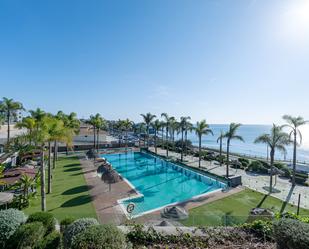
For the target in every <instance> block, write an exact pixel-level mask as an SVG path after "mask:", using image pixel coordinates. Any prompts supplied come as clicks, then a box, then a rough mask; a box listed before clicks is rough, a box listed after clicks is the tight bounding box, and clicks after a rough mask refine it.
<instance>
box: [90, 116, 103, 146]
mask: <svg viewBox="0 0 309 249" xmlns="http://www.w3.org/2000/svg"><path fill="white" fill-rule="evenodd" d="M100 122H101V115H100V114H99V113H97V114H96V115H95V116H93V115H91V116H90V119H89V120H88V123H89V124H91V125H92V127H93V149H96V146H97V143H96V136H97V133H96V129H97V127H98V125H99V123H100Z"/></svg>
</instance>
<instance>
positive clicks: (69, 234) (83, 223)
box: [63, 218, 99, 247]
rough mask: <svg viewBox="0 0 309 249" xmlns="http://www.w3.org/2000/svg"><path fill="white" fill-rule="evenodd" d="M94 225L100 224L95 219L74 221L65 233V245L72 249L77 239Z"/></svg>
mask: <svg viewBox="0 0 309 249" xmlns="http://www.w3.org/2000/svg"><path fill="white" fill-rule="evenodd" d="M93 225H99V222H98V221H97V220H96V219H94V218H82V219H78V220H76V221H74V222H73V223H72V224H71V225H69V226H68V227H67V228H66V229H65V231H64V237H63V241H64V245H65V246H66V247H70V246H71V244H72V242H73V241H74V239H75V237H76V236H77V235H78V234H79V233H81V232H83V231H85V230H86V229H87V228H88V227H90V226H93Z"/></svg>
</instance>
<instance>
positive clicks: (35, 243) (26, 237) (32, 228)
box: [8, 222, 46, 249]
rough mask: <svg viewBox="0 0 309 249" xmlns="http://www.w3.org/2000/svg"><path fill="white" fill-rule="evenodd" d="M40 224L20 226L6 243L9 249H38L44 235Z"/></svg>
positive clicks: (43, 229)
mask: <svg viewBox="0 0 309 249" xmlns="http://www.w3.org/2000/svg"><path fill="white" fill-rule="evenodd" d="M45 231H46V230H45V228H44V226H43V223H42V222H33V223H28V224H23V225H21V226H20V227H19V228H18V229H17V231H16V232H15V233H14V235H13V236H12V237H11V239H10V240H9V243H8V245H9V246H8V248H10V249H29V248H38V247H39V246H40V243H41V241H42V239H43V237H44V234H45Z"/></svg>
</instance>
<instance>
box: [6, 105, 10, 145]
mask: <svg viewBox="0 0 309 249" xmlns="http://www.w3.org/2000/svg"><path fill="white" fill-rule="evenodd" d="M10 116H11V113H10V111H9V110H8V113H7V116H6V118H7V119H6V121H7V127H8V130H7V140H6V144H7V149H8V148H9V144H10Z"/></svg>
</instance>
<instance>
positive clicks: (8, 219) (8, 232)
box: [0, 209, 27, 248]
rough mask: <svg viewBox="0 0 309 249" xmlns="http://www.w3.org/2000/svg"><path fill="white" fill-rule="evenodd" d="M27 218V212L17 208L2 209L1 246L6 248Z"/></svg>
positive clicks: (0, 217) (0, 224)
mask: <svg viewBox="0 0 309 249" xmlns="http://www.w3.org/2000/svg"><path fill="white" fill-rule="evenodd" d="M26 219H27V218H26V216H25V214H24V213H23V212H21V211H19V210H17V209H7V210H2V211H0V248H5V244H6V242H7V241H8V239H9V238H10V237H11V236H12V235H13V234H14V233H15V231H16V230H17V229H18V227H19V226H20V225H21V224H23V223H25V222H26Z"/></svg>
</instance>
